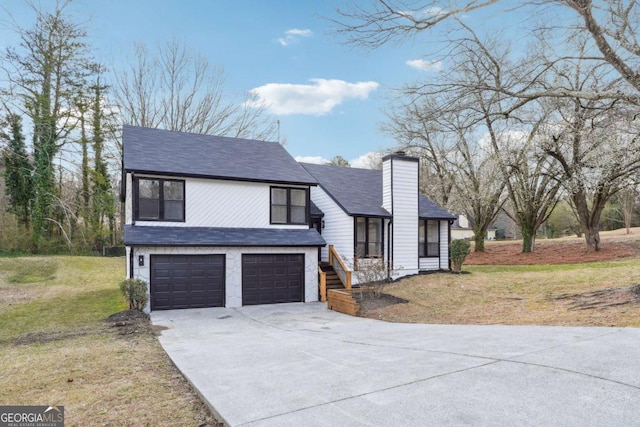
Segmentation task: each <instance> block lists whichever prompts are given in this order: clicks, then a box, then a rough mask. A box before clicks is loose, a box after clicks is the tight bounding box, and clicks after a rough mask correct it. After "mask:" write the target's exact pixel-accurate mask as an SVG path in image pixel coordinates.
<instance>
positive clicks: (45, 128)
mask: <svg viewBox="0 0 640 427" xmlns="http://www.w3.org/2000/svg"><path fill="white" fill-rule="evenodd" d="M68 4H69V2H56V6H55V10H54V11H53V12H45V11H43V10H40V9H37V8H36V6H35V5H32V7H33V9H34V11H35V12H36V22H35V24H34V25H33V27H32V28H29V29H25V28H17V29H16V31H17V33H18V36H19V38H20V42H19V44H18V46H17V47H15V48H14V47H11V48H8V49H7V50H6V51H5V53H4V55H2V57H1V59H2V60H1V61H0V69H2V70H3V71H4V74H5V78H6V79H7V81H8V82H9V85H10V87H11V93H10V94H9V95H10V96H11V98H12V99H13V100H16V101H17V100H20V102H22V101H24V104H22V105H18V103H17V102H16V107H17V108H24V111H23V112H24V114H25V115H26V116H28V117H29V118H30V119H31V121H32V122H33V163H34V172H33V176H32V177H33V190H34V197H33V203H32V205H31V215H32V232H33V236H32V237H33V240H34V243H35V244H36V245H37V244H38V243H39V241H40V240H41V239H42V238H46V237H49V236H52V235H53V228H52V224H54V223H55V218H56V215H55V204H56V200H59V199H60V197H59V196H60V194H59V189H58V188H56V180H55V169H54V164H53V162H54V159H55V158H56V156H57V155H58V154H59V152H60V149H61V147H62V146H63V145H64V144H65V143H67V142H68V138H67V137H68V135H69V133H70V132H71V131H72V130H73V129H74V126H75V121H74V120H71V116H72V115H73V112H74V108H73V104H74V99H75V98H76V97H77V95H78V93H79V91H80V89H81V88H82V85H83V84H84V82H85V81H86V77H87V76H88V75H90V74H91V72H90V67H91V60H90V57H89V53H88V45H87V44H86V42H85V39H86V32H85V30H84V28H83V27H82V26H81V25H79V24H77V23H75V22H73V21H71V20H70V19H69V18H68V16H66V15H65V13H64V9H65V7H66V6H67V5H68Z"/></svg>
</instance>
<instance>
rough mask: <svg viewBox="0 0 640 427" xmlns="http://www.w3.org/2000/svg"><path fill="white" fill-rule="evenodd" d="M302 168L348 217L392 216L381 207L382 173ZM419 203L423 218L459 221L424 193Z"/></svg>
mask: <svg viewBox="0 0 640 427" xmlns="http://www.w3.org/2000/svg"><path fill="white" fill-rule="evenodd" d="M301 165H302V166H303V167H304V168H305V169H306V170H307V171H308V172H309V173H310V174H311V175H313V177H315V179H316V180H317V181H318V184H319V185H320V187H321V188H322V189H323V190H324V191H325V192H326V193H327V194H328V195H329V196H330V197H331V198H333V200H334V201H335V202H336V203H337V204H338V205H339V206H340V207H341V208H342V210H344V211H345V212H346V213H347V214H348V215H354V216H355V215H365V216H378V217H387V218H390V217H391V214H390V213H389V212H388V211H387V210H386V209H384V208H382V171H380V170H371V169H358V168H348V167H343V166H331V165H316V164H311V163H301ZM418 201H419V217H420V218H423V219H424V218H432V219H455V218H456V217H455V215H451V214H450V213H449V212H447V211H446V210H445V209H444V208H442V207H440V206H438V205H437V204H435V203H434V202H432V201H431V200H429V199H428V198H427V197H426V196H424V195H423V194H420V195H419V199H418Z"/></svg>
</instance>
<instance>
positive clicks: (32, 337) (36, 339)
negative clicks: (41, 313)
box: [14, 330, 97, 345]
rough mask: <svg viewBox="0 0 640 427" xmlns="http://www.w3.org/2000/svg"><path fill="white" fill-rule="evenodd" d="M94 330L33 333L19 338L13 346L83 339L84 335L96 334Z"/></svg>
mask: <svg viewBox="0 0 640 427" xmlns="http://www.w3.org/2000/svg"><path fill="white" fill-rule="evenodd" d="M96 332H97V331H96V330H80V331H54V332H35V333H29V334H24V335H21V336H19V337H18V338H17V339H16V340H15V341H14V344H15V345H30V344H43V343H47V342H53V341H60V340H65V339H67V338H77V337H83V336H85V335H89V334H93V333H96Z"/></svg>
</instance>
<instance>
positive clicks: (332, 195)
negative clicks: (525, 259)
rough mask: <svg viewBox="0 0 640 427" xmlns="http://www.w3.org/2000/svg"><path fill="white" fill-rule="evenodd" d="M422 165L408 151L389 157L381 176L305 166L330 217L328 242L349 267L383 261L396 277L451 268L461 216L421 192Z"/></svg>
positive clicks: (313, 196) (324, 228)
mask: <svg viewBox="0 0 640 427" xmlns="http://www.w3.org/2000/svg"><path fill="white" fill-rule="evenodd" d="M418 164H419V159H418V158H417V157H410V156H406V155H405V154H404V153H402V152H399V153H395V154H390V155H388V156H385V157H383V159H382V170H381V171H380V170H369V169H357V168H348V167H341V166H331V165H317V164H308V163H303V164H302V166H303V167H304V168H305V169H306V170H307V171H308V172H309V173H310V174H311V175H312V176H313V177H314V178H315V179H316V180H317V181H318V186H316V187H313V188H312V189H311V200H312V201H313V203H314V204H315V205H316V206H317V207H318V209H319V210H320V211H322V213H323V214H324V216H323V218H322V221H323V226H322V228H321V233H322V237H323V238H324V239H325V240H326V241H327V242H328V243H329V244H330V245H332V246H333V247H334V248H335V249H336V252H337V253H339V254H341V255H342V257H343V258H346V261H347V264H349V265H351V266H352V267H357V264H358V262H360V263H362V262H363V261H364V262H365V264H366V260H368V259H383V260H384V261H385V264H386V265H388V266H392V269H393V278H399V277H403V276H407V275H412V274H417V273H419V272H422V271H432V270H441V269H449V241H450V224H451V221H453V220H454V219H455V216H453V215H451V214H450V213H449V212H447V211H446V210H444V209H443V208H441V207H440V206H438V205H436V204H435V203H433V202H432V201H431V200H429V199H428V198H427V197H426V196H424V195H423V194H420V193H419V191H418V182H419V180H418ZM328 258H329V254H328V248H327V247H324V248H323V249H322V251H321V260H322V261H325V262H326V261H328ZM354 283H357V280H354Z"/></svg>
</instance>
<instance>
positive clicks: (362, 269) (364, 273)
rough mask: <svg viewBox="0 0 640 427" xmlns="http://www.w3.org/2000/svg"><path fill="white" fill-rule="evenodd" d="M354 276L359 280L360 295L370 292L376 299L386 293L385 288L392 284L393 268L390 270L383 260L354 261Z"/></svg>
mask: <svg viewBox="0 0 640 427" xmlns="http://www.w3.org/2000/svg"><path fill="white" fill-rule="evenodd" d="M352 266H353V274H354V276H356V278H357V279H358V284H359V287H360V293H361V295H362V291H364V290H370V291H372V292H371V295H372V296H373V297H374V298H379V297H380V296H381V295H382V294H383V293H384V288H385V286H386V285H387V284H388V283H389V282H391V279H390V276H391V275H392V274H393V268H389V267H388V265H387V263H386V262H384V259H382V258H371V259H354V260H353V263H352Z"/></svg>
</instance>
